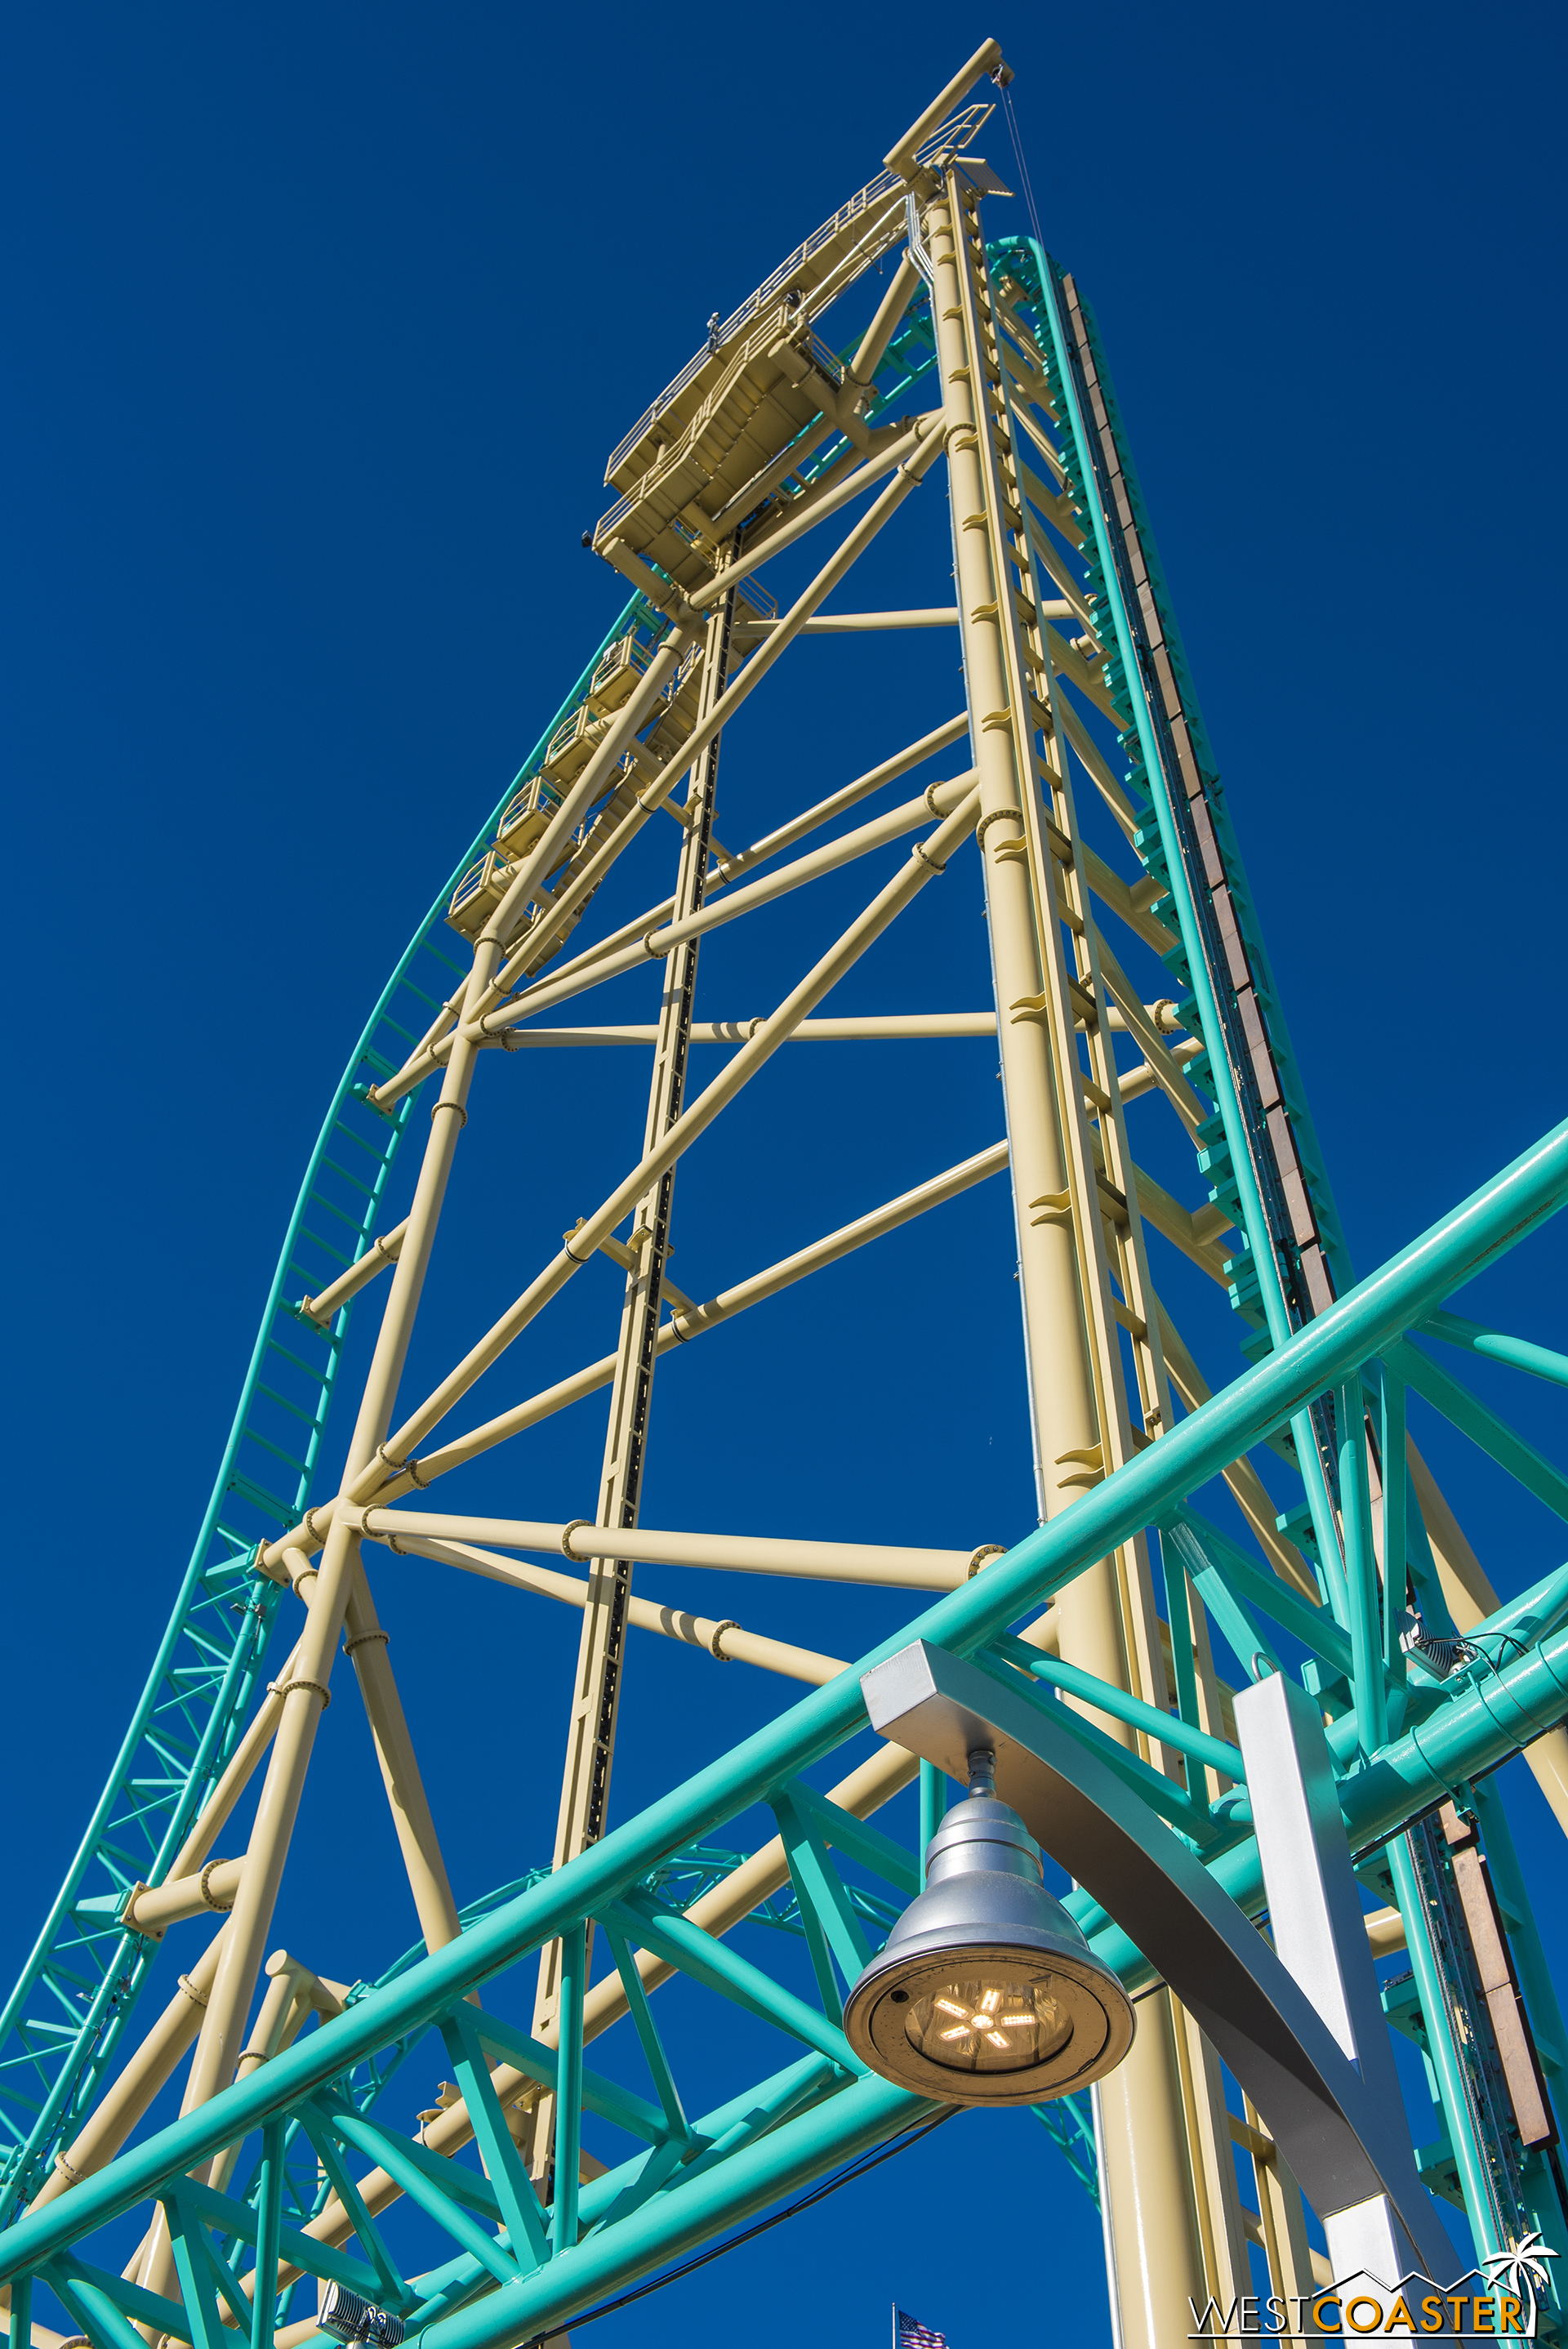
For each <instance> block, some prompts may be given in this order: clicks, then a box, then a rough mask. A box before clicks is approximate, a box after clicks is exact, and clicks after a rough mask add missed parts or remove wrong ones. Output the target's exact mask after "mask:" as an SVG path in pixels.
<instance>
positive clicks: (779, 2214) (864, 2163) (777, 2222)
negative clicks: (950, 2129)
mask: <svg viewBox="0 0 1568 2349" xmlns="http://www.w3.org/2000/svg"><path fill="white" fill-rule="evenodd" d="M968 2109H969V2108H968V2106H965V2105H949V2106H946V2108H945V2109H944V2111H942V2112H940V2113H936V2114H934V2116H932V2118H931V2119H930V2120H928V2121H920V2122H918V2123H917V2124H916V2126H915V2127H913V2128H910V2129H905V2130H904V2131H903V2135H902V2136H900V2137H894V2138H892V2141H891V2142H890V2143H889V2144H887V2145H884V2146H879V2147H878V2148H877V2149H876V2151H875V2152H874V2153H870V2154H866V2155H863V2156H862V2157H861V2159H860V2160H858V2161H853V2162H851V2163H850V2164H849V2165H848V2167H847V2168H843V2169H841V2170H840V2171H839V2173H838V2175H837V2176H836V2177H834V2178H826V2179H824V2180H823V2182H822V2184H821V2185H820V2186H817V2187H813V2188H812V2189H811V2191H810V2194H802V2195H801V2196H800V2197H799V2200H798V2201H794V2202H789V2203H786V2205H785V2207H784V2209H782V2210H775V2211H774V2212H773V2213H772V2215H771V2217H769V2218H767V2219H759V2220H758V2222H757V2224H756V2226H755V2227H747V2228H746V2229H744V2230H742V2232H741V2233H740V2234H738V2235H731V2236H730V2238H729V2240H727V2242H723V2243H715V2244H713V2245H712V2246H711V2248H710V2249H709V2250H707V2251H699V2252H698V2253H697V2255H696V2258H695V2259H691V2260H683V2261H682V2262H681V2264H680V2266H679V2267H675V2268H667V2269H666V2270H665V2273H664V2274H663V2275H657V2276H655V2277H654V2278H653V2279H652V2281H651V2282H648V2283H640V2284H639V2285H638V2286H637V2288H636V2290H635V2291H634V2292H622V2293H620V2294H619V2296H618V2297H617V2298H616V2299H614V2300H606V2301H602V2302H600V2304H599V2306H598V2307H597V2308H585V2309H584V2310H583V2313H582V2314H581V2315H580V2316H573V2317H572V2318H570V2319H569V2320H568V2323H569V2324H570V2327H571V2329H572V2331H573V2332H575V2331H576V2330H577V2327H578V2326H579V2325H580V2324H593V2323H597V2321H598V2319H599V2318H600V2317H601V2316H611V2315H613V2314H614V2312H615V2310H616V2309H618V2308H629V2307H630V2305H631V2303H632V2302H633V2301H634V2300H645V2299H646V2298H647V2296H648V2294H649V2293H650V2292H662V2291H663V2290H664V2288H665V2284H667V2283H677V2282H679V2281H680V2279H681V2277H682V2276H687V2275H690V2274H692V2273H693V2271H695V2270H696V2269H697V2268H705V2267H707V2264H708V2262H709V2261H710V2260H717V2259H722V2258H723V2257H724V2254H725V2252H726V2251H738V2250H739V2248H740V2246H741V2244H742V2243H749V2242H752V2241H753V2240H755V2239H756V2237H757V2236H758V2235H765V2234H766V2233H767V2232H768V2230H769V2228H770V2227H781V2226H782V2225H783V2223H784V2221H785V2220H786V2219H793V2218H794V2216H795V2215H796V2213H797V2211H799V2210H809V2209H810V2207H811V2205H812V2203H813V2202H822V2201H825V2200H826V2199H827V2198H828V2196H829V2195H830V2194H836V2193H837V2192H838V2190H839V2189H840V2187H841V2186H852V2185H853V2184H854V2181H855V2179H856V2178H864V2177H866V2176H867V2175H868V2173H869V2172H870V2171H872V2170H873V2169H875V2168H877V2167H878V2165H879V2164H880V2163H882V2162H884V2161H891V2160H892V2157H893V2155H894V2154H895V2153H903V2152H904V2151H905V2150H906V2149H907V2147H910V2146H912V2145H916V2144H918V2143H919V2141H920V2139H921V2138H922V2137H929V2136H930V2135H931V2132H932V2130H933V2129H937V2128H940V2127H942V2125H943V2123H944V2121H950V2120H952V2119H953V2118H954V2116H955V2115H956V2114H958V2113H962V2112H966V2111H967V2110H968ZM565 2330H566V2325H555V2326H552V2332H563V2331H565ZM549 2337H550V2336H549V2335H548V2334H546V2333H535V2334H533V2335H532V2337H531V2339H530V2340H528V2341H526V2342H525V2343H524V2344H523V2349H542V2343H543V2342H544V2341H545V2340H546V2339H548V2338H549Z"/></svg>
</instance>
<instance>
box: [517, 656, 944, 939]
mask: <svg viewBox="0 0 1568 2349" xmlns="http://www.w3.org/2000/svg"><path fill="white" fill-rule="evenodd" d="M732 641H733V632H732ZM968 730H969V717H968V713H967V711H964V712H961V713H960V715H959V716H958V717H956V718H950V719H948V720H947V722H946V724H945V725H944V726H938V727H935V728H934V729H933V730H932V731H931V732H930V733H929V734H926V735H923V736H922V737H921V739H920V740H918V741H915V742H912V743H910V744H909V746H908V747H907V749H905V750H901V751H899V752H898V754H897V755H896V757H894V758H892V759H884V760H882V761H880V762H879V764H878V765H876V766H874V767H872V768H871V769H870V770H869V771H868V772H867V773H865V774H863V775H860V776H857V778H856V779H855V781H853V782H852V783H846V784H845V785H844V786H843V788H842V789H841V790H840V791H837V792H831V793H830V795H829V796H828V798H827V799H825V800H820V801H819V802H818V803H817V805H816V806H815V807H810V808H807V809H806V810H805V812H804V813H803V814H800V815H798V816H792V817H791V818H790V820H789V823H784V824H779V826H777V827H776V829H775V830H774V831H772V832H770V833H767V834H766V836H765V837H764V838H763V839H761V840H758V841H754V842H753V843H752V844H751V846H750V847H749V848H744V849H741V850H740V851H739V852H738V854H736V855H734V856H729V855H726V854H722V853H721V852H720V850H719V848H718V846H717V842H716V843H714V848H713V854H714V863H713V864H712V866H711V868H710V869H709V871H708V874H707V878H706V880H705V881H704V884H703V894H704V897H705V899H706V898H707V897H711V896H713V895H715V894H716V893H717V891H718V890H720V889H722V888H725V887H727V885H729V884H730V883H731V882H733V881H736V880H738V878H739V877H740V875H741V874H743V873H748V872H749V871H750V870H751V867H752V866H753V865H754V864H763V863H765V862H766V861H767V859H768V858H769V857H770V856H777V855H779V854H782V852H783V851H784V850H785V849H786V848H792V847H793V846H794V844H795V843H796V842H797V841H798V840H804V839H805V838H806V837H807V836H808V834H810V833H813V832H816V831H819V830H820V827H821V826H822V825H823V824H825V823H832V821H833V819H834V818H835V817H836V816H840V815H842V814H843V813H844V812H846V811H847V810H848V809H850V808H851V807H853V806H855V805H856V804H857V802H859V801H861V800H863V799H868V798H869V797H870V796H871V794H872V792H876V791H880V790H881V788H882V785H883V784H884V783H890V782H893V781H896V780H897V778H898V777H899V776H900V775H903V774H906V773H907V772H908V771H909V770H910V768H911V767H916V766H918V765H919V764H920V762H921V761H922V760H923V759H928V758H930V757H932V756H933V755H934V752H936V751H938V750H946V749H947V748H948V747H949V745H950V744H952V743H954V742H955V741H957V740H958V738H959V736H960V735H961V734H965V733H967V732H968ZM675 909H676V901H675V899H674V897H673V896H671V897H666V898H665V900H664V902H663V904H662V905H650V906H649V908H648V910H647V912H646V913H645V914H639V915H638V916H636V918H635V920H634V921H631V922H625V923H623V924H622V926H621V927H620V928H619V929H617V930H612V931H611V932H610V934H609V936H607V937H603V938H601V939H600V940H599V941H598V943H597V944H596V945H594V946H593V947H588V948H587V950H586V951H585V952H584V953H583V954H580V955H576V956H574V957H573V958H572V959H571V960H570V961H568V962H564V963H562V965H561V966H560V968H559V969H558V970H557V971H556V972H555V974H554V976H555V978H571V977H573V976H574V975H575V974H576V973H577V972H579V971H583V970H588V969H590V968H592V967H593V964H595V963H596V962H599V961H602V960H603V957H605V956H606V955H610V954H614V953H616V952H617V951H618V950H619V948H620V947H624V946H629V945H630V944H631V943H632V942H633V940H634V939H636V938H641V937H645V936H646V935H647V933H648V932H649V931H650V930H654V929H657V927H658V926H659V925H660V923H661V922H667V921H668V920H669V918H670V916H671V915H672V914H673V913H674V912H675Z"/></svg>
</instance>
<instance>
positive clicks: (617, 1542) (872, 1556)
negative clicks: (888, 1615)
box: [363, 1509, 994, 1590]
mask: <svg viewBox="0 0 1568 2349" xmlns="http://www.w3.org/2000/svg"><path fill="white" fill-rule="evenodd" d="M363 1523H364V1530H365V1532H366V1535H367V1536H369V1537H371V1538H372V1539H373V1540H376V1541H384V1542H387V1544H388V1545H389V1546H390V1547H393V1548H396V1547H397V1546H398V1545H399V1544H400V1543H401V1542H403V1541H404V1540H405V1539H406V1538H407V1537H409V1536H411V1535H418V1536H419V1537H422V1538H423V1539H425V1540H427V1541H477V1542H484V1543H487V1544H489V1545H490V1547H492V1548H497V1549H524V1550H542V1551H543V1552H544V1553H545V1554H546V1555H547V1556H549V1555H550V1554H552V1553H557V1554H560V1555H562V1556H564V1557H569V1558H576V1559H581V1560H583V1562H584V1563H592V1564H594V1565H596V1564H597V1563H598V1561H599V1559H600V1558H602V1557H603V1558H614V1559H618V1558H624V1559H625V1560H627V1561H628V1562H629V1561H630V1560H632V1559H633V1558H641V1559H644V1560H645V1561H646V1563H647V1564H648V1565H650V1566H696V1567H709V1568H714V1569H715V1570H716V1571H717V1572H719V1573H727V1574H772V1575H779V1574H782V1575H789V1576H792V1577H794V1578H797V1579H799V1580H802V1581H814V1582H863V1583H886V1584H888V1585H889V1586H890V1587H891V1588H894V1589H898V1590H956V1589H958V1588H960V1586H961V1585H962V1584H963V1583H965V1582H966V1581H967V1580H968V1578H969V1576H970V1574H971V1573H972V1572H973V1571H974V1569H975V1565H976V1562H977V1560H978V1559H979V1558H980V1557H981V1555H982V1550H989V1549H991V1548H992V1547H994V1545H992V1544H990V1543H985V1544H983V1545H982V1546H981V1548H978V1549H973V1550H965V1549H892V1548H886V1549H884V1548H879V1547H873V1546H872V1545H871V1544H867V1543H862V1542H812V1541H779V1540H776V1539H773V1538H771V1537H768V1536H765V1535H761V1534H683V1533H662V1532H659V1533H655V1531H654V1530H653V1529H652V1528H651V1527H649V1526H623V1527H614V1528H612V1527H609V1526H603V1525H601V1524H600V1523H599V1522H598V1521H597V1520H595V1521H594V1522H593V1523H592V1524H590V1523H588V1522H587V1521H586V1520H584V1519H583V1518H581V1517H578V1518H575V1519H573V1521H572V1523H570V1524H567V1525H537V1524H528V1523H524V1522H522V1521H521V1520H519V1519H517V1518H513V1517H452V1516H431V1515H429V1514H428V1513H425V1512H422V1511H421V1512H416V1511H414V1510H410V1509H366V1511H365V1513H364V1520H363Z"/></svg>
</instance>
